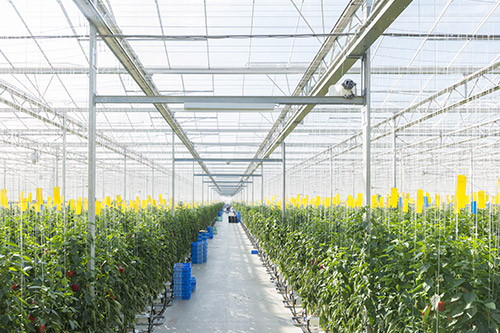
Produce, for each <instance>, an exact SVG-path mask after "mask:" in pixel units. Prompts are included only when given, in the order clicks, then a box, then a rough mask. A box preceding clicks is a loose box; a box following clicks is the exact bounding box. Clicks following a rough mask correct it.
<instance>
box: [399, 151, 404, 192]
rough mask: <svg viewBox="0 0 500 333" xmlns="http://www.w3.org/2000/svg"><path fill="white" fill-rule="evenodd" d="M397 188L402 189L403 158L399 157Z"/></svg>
mask: <svg viewBox="0 0 500 333" xmlns="http://www.w3.org/2000/svg"><path fill="white" fill-rule="evenodd" d="M399 175H400V176H399V188H400V190H401V191H403V175H404V172H403V158H400V160H399Z"/></svg>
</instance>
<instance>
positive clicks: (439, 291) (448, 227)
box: [237, 206, 500, 333]
mask: <svg viewBox="0 0 500 333" xmlns="http://www.w3.org/2000/svg"><path fill="white" fill-rule="evenodd" d="M237 209H238V210H240V211H241V212H242V216H243V217H242V218H243V221H244V223H246V224H247V227H248V228H249V229H250V231H251V232H252V234H253V235H254V236H255V237H256V238H257V239H258V240H259V242H260V245H261V246H262V248H263V249H264V250H265V251H266V253H267V254H268V255H269V257H270V258H271V259H272V260H273V261H274V262H275V263H276V264H277V265H279V268H280V270H281V271H282V272H283V274H284V275H285V277H286V278H287V281H288V282H289V283H290V284H291V285H292V286H293V287H294V288H295V289H296V290H297V291H298V293H299V295H300V297H301V298H302V301H303V304H304V307H306V309H307V310H308V312H309V313H310V314H314V315H316V316H319V317H320V322H321V324H322V326H323V327H324V328H329V330H330V331H332V332H361V331H363V332H365V331H368V332H370V331H371V332H461V333H463V332H498V331H499V327H500V259H499V252H500V251H499V249H500V247H499V239H500V229H499V215H498V212H492V211H490V212H489V213H488V212H485V213H483V214H478V215H473V214H470V213H467V212H462V213H460V214H457V215H456V214H453V212H452V211H451V210H450V209H442V210H441V209H429V210H427V211H426V214H415V212H414V211H410V212H408V213H402V212H399V211H397V210H391V209H383V210H382V209H376V210H374V211H372V212H371V213H370V219H369V220H370V222H368V219H367V214H366V211H365V210H363V209H359V210H353V209H349V208H344V207H337V208H330V209H321V208H320V209H315V208H313V207H308V208H305V209H295V208H293V209H288V210H287V213H286V216H285V218H284V219H283V217H282V211H281V210H280V209H278V208H273V207H264V206H263V207H244V206H239V207H237Z"/></svg>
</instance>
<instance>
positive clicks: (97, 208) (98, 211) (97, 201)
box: [95, 200, 101, 216]
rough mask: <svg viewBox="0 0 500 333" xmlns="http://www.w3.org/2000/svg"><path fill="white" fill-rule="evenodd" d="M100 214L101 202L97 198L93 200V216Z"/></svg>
mask: <svg viewBox="0 0 500 333" xmlns="http://www.w3.org/2000/svg"><path fill="white" fill-rule="evenodd" d="M99 215H101V203H100V202H99V200H96V201H95V216H99Z"/></svg>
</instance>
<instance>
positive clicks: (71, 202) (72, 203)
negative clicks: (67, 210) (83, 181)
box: [69, 199, 76, 211]
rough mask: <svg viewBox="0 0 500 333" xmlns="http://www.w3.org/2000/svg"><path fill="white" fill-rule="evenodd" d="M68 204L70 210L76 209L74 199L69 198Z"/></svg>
mask: <svg viewBox="0 0 500 333" xmlns="http://www.w3.org/2000/svg"><path fill="white" fill-rule="evenodd" d="M69 206H70V207H71V210H72V211H75V210H76V207H75V199H71V200H70V201H69Z"/></svg>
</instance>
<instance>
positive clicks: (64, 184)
mask: <svg viewBox="0 0 500 333" xmlns="http://www.w3.org/2000/svg"><path fill="white" fill-rule="evenodd" d="M63 127H64V129H63V156H62V195H63V207H65V206H66V113H65V114H64V118H63Z"/></svg>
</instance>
